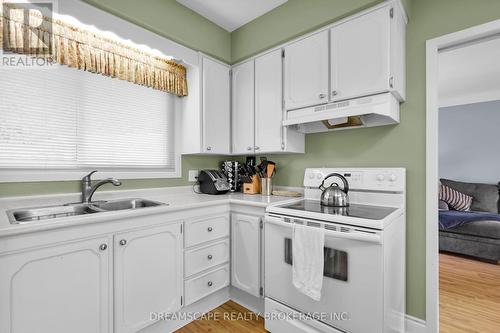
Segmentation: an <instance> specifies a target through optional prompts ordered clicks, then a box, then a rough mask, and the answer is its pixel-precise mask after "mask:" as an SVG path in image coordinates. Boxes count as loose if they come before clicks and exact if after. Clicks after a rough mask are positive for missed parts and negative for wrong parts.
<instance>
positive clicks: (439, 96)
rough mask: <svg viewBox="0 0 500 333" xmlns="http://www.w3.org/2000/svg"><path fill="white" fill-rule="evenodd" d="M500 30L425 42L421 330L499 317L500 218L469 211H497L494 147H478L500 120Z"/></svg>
mask: <svg viewBox="0 0 500 333" xmlns="http://www.w3.org/2000/svg"><path fill="white" fill-rule="evenodd" d="M499 33H500V20H499V21H494V22H490V23H487V24H483V25H480V26H477V27H473V28H470V29H467V30H463V31H459V32H456V33H453V34H449V35H446V36H442V37H439V38H436V39H432V40H430V41H428V42H427V146H426V148H427V149H426V163H427V172H426V187H427V189H426V218H427V219H426V220H427V227H426V229H427V233H426V234H427V254H426V260H427V265H426V267H427V272H426V284H427V287H426V296H427V301H426V313H427V315H426V317H427V332H438V331H439V328H441V332H487V331H492V329H493V331H494V329H495V327H496V325H498V320H500V317H498V315H497V313H500V265H498V260H500V258H498V259H497V257H498V256H500V237H498V239H496V237H495V232H496V231H495V230H497V228H498V229H500V218H499V219H498V221H489V220H486V219H484V220H483V222H481V223H475V222H477V221H474V220H473V219H472V216H471V214H474V213H477V214H479V219H483V218H484V217H485V216H483V215H481V214H486V213H488V214H491V215H495V214H496V215H499V213H500V211H499V210H498V208H499V206H498V182H499V181H500V167H499V165H496V164H495V163H497V162H493V161H492V160H490V159H489V158H490V157H497V156H496V155H498V151H499V150H500V149H499V150H495V151H492V152H491V153H490V154H485V153H484V150H482V149H481V148H483V147H484V148H486V147H490V146H492V145H493V144H497V141H499V140H492V139H491V138H489V137H488V127H489V126H491V125H494V124H495V123H497V124H498V125H497V128H498V127H500V64H499V63H498V61H497V60H496V59H499V58H500V35H499ZM495 53H496V54H497V55H496V56H495ZM495 57H496V58H495ZM491 59H495V61H494V63H493V65H492V66H490V67H488V61H490V60H491ZM497 81H498V82H497ZM490 116H494V117H497V116H498V120H492V119H489V118H488V117H490ZM496 133H498V130H496ZM474 140H475V141H474ZM488 140H490V141H488ZM471 141H474V142H476V146H473V147H472V148H471V144H473V142H471ZM477 142H480V143H481V145H477ZM498 145H499V148H500V143H498ZM480 146H481V147H480ZM495 154H496V155H495ZM495 165H496V168H495ZM488 168H491V169H493V170H494V171H492V172H491V174H487V173H488V172H489V171H485V170H486V169H488ZM497 170H498V171H497ZM488 177H491V178H488ZM486 178H488V179H486ZM491 179H493V180H491ZM483 185H484V187H483ZM487 185H491V187H487ZM472 188H474V190H472ZM474 191H476V192H474ZM488 191H491V192H488ZM488 194H490V197H488ZM495 196H496V197H495ZM440 199H441V200H440ZM443 199H445V200H443ZM450 203H451V205H450ZM486 203H491V205H490V206H489V207H486V206H484V204H486ZM450 206H451V207H450ZM440 208H441V210H440ZM489 217H491V218H492V220H495V217H494V216H489ZM499 217H500V215H499ZM484 221H486V222H490V223H489V224H488V223H485V222H484ZM486 224H488V227H485V225H486ZM498 234H499V235H500V231H499V233H498ZM497 246H498V247H497ZM440 287H441V288H440ZM440 289H441V290H440ZM490 310H491V311H490ZM479 313H483V315H480V314H479ZM490 325H491V326H490Z"/></svg>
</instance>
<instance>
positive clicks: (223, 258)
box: [184, 238, 230, 277]
mask: <svg viewBox="0 0 500 333" xmlns="http://www.w3.org/2000/svg"><path fill="white" fill-rule="evenodd" d="M229 256H230V248H229V239H228V238H226V239H224V240H223V241H220V242H216V243H213V244H210V245H207V246H202V247H199V248H196V249H191V250H187V251H185V252H184V262H185V265H184V275H185V276H186V277H189V276H192V275H194V274H197V273H200V272H203V271H204V270H207V269H209V268H211V267H214V266H217V265H220V264H223V263H226V262H229Z"/></svg>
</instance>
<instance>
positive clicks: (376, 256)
mask: <svg viewBox="0 0 500 333" xmlns="http://www.w3.org/2000/svg"><path fill="white" fill-rule="evenodd" d="M293 223H302V224H308V225H311V228H313V227H324V228H325V229H327V230H326V231H325V251H324V258H325V264H324V266H325V269H324V273H323V287H322V290H321V300H320V301H314V300H313V299H311V298H309V297H308V296H306V295H304V294H302V293H301V292H300V291H298V290H297V289H296V288H295V287H294V286H293V284H292V228H293ZM265 287H266V288H265V296H266V297H268V298H271V299H273V300H276V301H278V302H281V303H283V304H285V305H288V306H289V307H291V308H294V309H296V310H298V311H300V312H302V313H305V314H311V315H313V316H315V318H317V319H318V320H319V321H321V322H323V323H325V324H327V325H330V326H333V327H335V328H338V329H340V330H344V331H347V332H353V333H364V332H370V333H375V332H382V330H383V328H382V327H383V305H384V301H383V253H382V235H381V232H380V231H373V230H371V229H363V228H358V227H352V226H346V225H336V224H331V223H320V222H318V221H307V220H304V219H294V218H290V217H279V216H272V215H266V223H265Z"/></svg>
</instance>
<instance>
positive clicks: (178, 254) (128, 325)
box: [114, 223, 183, 333]
mask: <svg viewBox="0 0 500 333" xmlns="http://www.w3.org/2000/svg"><path fill="white" fill-rule="evenodd" d="M114 246H115V251H114V259H115V271H114V273H115V285H114V287H115V288H114V289H115V332H117V333H132V332H137V331H139V330H141V329H142V328H144V327H146V326H148V325H151V324H153V323H154V322H153V321H151V320H150V314H151V313H152V312H161V313H167V312H168V313H173V312H175V311H177V310H179V309H180V308H181V297H182V292H183V272H182V258H183V255H182V253H183V252H182V249H183V242H182V234H181V224H180V223H175V224H169V225H166V226H161V227H157V228H149V229H145V230H138V231H131V232H126V233H121V234H117V235H115V238H114Z"/></svg>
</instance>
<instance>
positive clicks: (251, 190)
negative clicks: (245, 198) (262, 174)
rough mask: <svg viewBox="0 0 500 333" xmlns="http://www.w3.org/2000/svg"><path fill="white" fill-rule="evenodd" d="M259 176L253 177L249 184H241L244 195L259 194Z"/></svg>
mask: <svg viewBox="0 0 500 333" xmlns="http://www.w3.org/2000/svg"><path fill="white" fill-rule="evenodd" d="M259 180H260V179H259V176H257V175H253V176H252V182H251V183H244V184H243V193H245V194H258V193H259V192H260V181H259Z"/></svg>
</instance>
